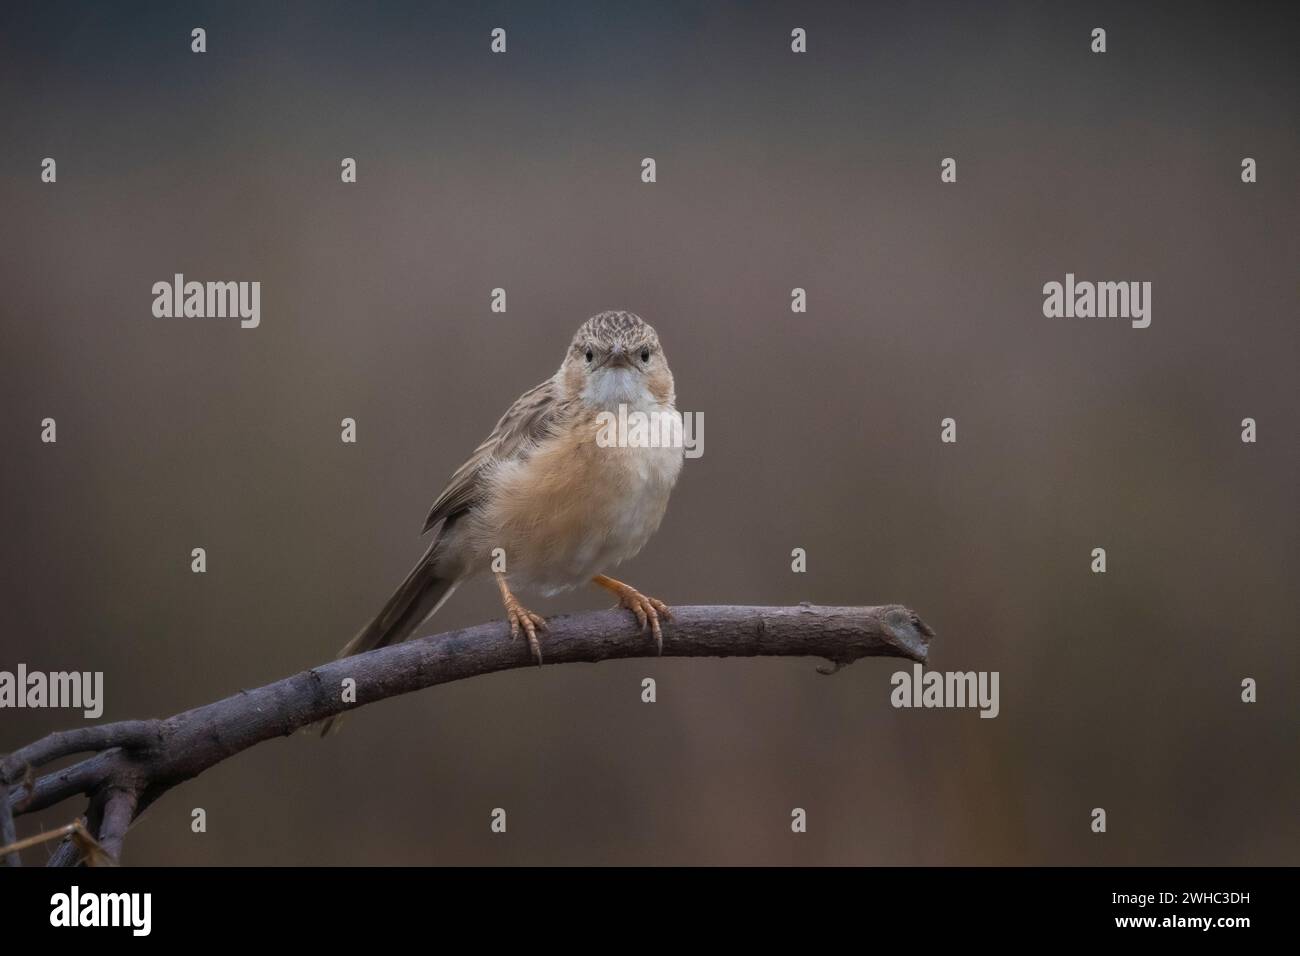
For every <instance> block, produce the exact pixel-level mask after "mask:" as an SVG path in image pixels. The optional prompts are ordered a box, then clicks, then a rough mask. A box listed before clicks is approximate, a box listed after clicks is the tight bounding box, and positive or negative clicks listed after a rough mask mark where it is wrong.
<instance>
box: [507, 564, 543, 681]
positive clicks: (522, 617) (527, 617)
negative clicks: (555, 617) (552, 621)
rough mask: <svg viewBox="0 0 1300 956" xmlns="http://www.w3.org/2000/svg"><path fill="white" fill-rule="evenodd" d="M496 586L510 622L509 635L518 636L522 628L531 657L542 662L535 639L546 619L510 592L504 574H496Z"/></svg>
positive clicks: (539, 646)
mask: <svg viewBox="0 0 1300 956" xmlns="http://www.w3.org/2000/svg"><path fill="white" fill-rule="evenodd" d="M497 587H499V588H500V589H501V603H502V604H504V605H505V606H506V620H507V621H509V622H510V636H511V637H518V636H519V631H520V630H521V629H522V630H523V632H524V634H525V635H526V636H527V637H528V646H529V648H530V649H531V650H532V652H533V657H534V658H536V659H537V663H538V664H541V662H542V645H541V644H540V643H539V642H538V640H537V632H538V631H539V630H542V631H544V630H546V619H545V618H543V617H542V616H541V615H540V614H534V613H533V612H532V611H530V610H528V608H526V607H524V606H523V605H522V604H520V603H519V602H518V601H517V600H515V596H514V595H513V594H511V593H510V587H509V585H507V584H506V576H505V575H504V574H501V573H498V574H497Z"/></svg>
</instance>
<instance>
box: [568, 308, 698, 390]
mask: <svg viewBox="0 0 1300 956" xmlns="http://www.w3.org/2000/svg"><path fill="white" fill-rule="evenodd" d="M560 380H561V382H562V383H563V385H564V388H565V391H566V392H568V394H570V395H572V396H574V397H578V398H581V399H582V400H583V401H585V402H587V403H588V404H590V405H592V406H594V407H597V408H600V409H607V410H611V411H612V410H616V409H617V407H618V406H619V405H620V404H626V405H629V406H636V405H649V404H664V405H672V404H673V401H674V392H673V373H672V371H671V370H670V369H669V368H668V360H667V358H665V357H664V353H663V348H662V347H661V346H660V345H659V335H658V334H657V333H656V332H655V330H654V329H653V328H652V327H651V326H650V325H649V324H648V323H646V322H645V321H644V320H643V319H642V318H641V317H640V316H639V315H636V314H634V313H632V312H601V313H600V314H599V315H593V316H592V317H591V318H590V319H588V320H587V321H586V322H584V323H583V324H582V327H581V328H580V329H578V331H577V334H575V335H574V336H573V342H572V343H571V344H570V345H569V351H568V352H567V353H566V354H565V356H564V364H563V365H561V366H560Z"/></svg>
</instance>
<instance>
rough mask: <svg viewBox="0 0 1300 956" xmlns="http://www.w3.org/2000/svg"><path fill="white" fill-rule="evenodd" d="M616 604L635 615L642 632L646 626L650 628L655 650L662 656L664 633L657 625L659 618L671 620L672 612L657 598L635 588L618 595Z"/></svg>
mask: <svg viewBox="0 0 1300 956" xmlns="http://www.w3.org/2000/svg"><path fill="white" fill-rule="evenodd" d="M618 603H619V605H620V606H621V607H625V608H627V609H628V610H629V611H631V612H632V613H633V614H635V615H636V620H637V624H639V625H640V626H641V630H642V631H645V629H646V625H647V624H648V625H649V626H650V633H651V634H652V635H653V636H654V639H655V650H656V651H658V652H659V653H660V654H663V652H664V633H663V629H662V628H661V627H660V625H659V618H660V617H661V616H662V617H663V618H664V619H665V620H668V621H671V620H672V619H673V612H672V611H671V610H670V609H669V607H668V605H667V604H665V603H664V602H663V601H661V600H659V599H658V598H652V597H648V596H647V595H644V594H642V593H641V592H640V591H638V590H636V589H635V588H628V589H627V590H626V591H623V592H622V593H621V594H620V595H619V599H618Z"/></svg>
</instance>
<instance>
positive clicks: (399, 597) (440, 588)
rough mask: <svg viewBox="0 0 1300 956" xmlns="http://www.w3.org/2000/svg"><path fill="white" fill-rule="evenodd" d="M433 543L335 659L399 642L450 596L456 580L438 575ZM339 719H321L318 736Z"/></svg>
mask: <svg viewBox="0 0 1300 956" xmlns="http://www.w3.org/2000/svg"><path fill="white" fill-rule="evenodd" d="M436 545H437V541H436V540H435V542H434V544H433V545H430V547H429V550H428V551H426V552H425V553H424V557H422V558H421V559H420V560H419V562H418V563H417V564H416V565H415V567H413V568H412V569H411V573H410V574H408V575H407V576H406V580H405V581H403V582H402V583H401V584H400V585H399V586H398V588H397V590H396V591H394V592H393V596H392V597H390V598H389V599H388V603H386V604H385V605H384V606H383V609H382V610H381V611H380V612H379V613H378V614H377V615H375V619H374V620H373V621H371V622H370V623H369V624H367V625H366V626H365V627H363V628H362V629H361V630H360V632H358V634H357V636H356V637H354V638H352V640H350V641H348V643H347V644H345V645H344V646H343V649H342V650H341V651H339V652H338V655H337V657H336V660H342V659H343V658H345V657H351V656H352V655H354V654H361V653H363V652H365V651H371V650H374V649H375V648H377V647H387V646H388V645H389V644H398V643H401V642H402V641H404V640H406V639H407V638H408V637H410V636H411V634H412V633H413V632H414V631H415V629H416V628H417V627H419V626H420V625H421V624H422V623H424V621H425V620H426V619H428V618H429V617H432V616H433V614H434V612H435V611H437V610H438V608H440V607H442V605H443V602H444V601H446V600H447V598H449V597H451V592H452V591H454V590H455V589H456V585H457V583H458V581H457V580H456V579H455V578H454V577H446V576H439V574H438V570H437V562H436V561H435V560H434V554H433V552H434V548H435V547H436ZM341 719H342V717H341V715H339V716H335V717H330V718H327V719H326V720H325V721H323V722H322V724H321V736H322V737H324V736H325V735H326V734H328V733H330V731H332V730H335V729H337V728H338V725H339V721H340V720H341Z"/></svg>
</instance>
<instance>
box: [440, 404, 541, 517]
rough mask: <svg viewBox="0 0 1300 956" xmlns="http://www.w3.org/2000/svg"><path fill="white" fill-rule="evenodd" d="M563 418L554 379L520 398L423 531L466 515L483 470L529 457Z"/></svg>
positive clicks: (465, 467)
mask: <svg viewBox="0 0 1300 956" xmlns="http://www.w3.org/2000/svg"><path fill="white" fill-rule="evenodd" d="M562 414H563V408H562V403H561V401H560V399H559V394H558V390H557V389H556V387H555V382H554V381H553V380H551V379H547V380H546V381H545V382H542V384H541V385H537V386H534V387H533V388H530V389H529V390H528V391H526V392H524V394H522V395H520V396H519V398H517V399H516V400H515V403H514V404H513V405H511V406H510V408H509V409H508V410H507V411H506V413H505V414H504V415H502V416H501V420H500V421H498V422H497V424H496V427H495V428H494V429H492V434H490V435H488V437H487V439H486V440H485V441H484V442H483V444H481V445H479V446H478V448H476V449H474V454H472V455H470V456H469V460H468V461H466V462H465V464H463V465H461V466H460V467H459V468H457V469H456V472H455V473H454V474H453V475H452V476H451V479H450V480H449V481H448V482H447V487H446V488H444V489H442V494H440V495H438V500H437V501H435V502H434V503H433V507H432V508H431V509H430V510H429V517H428V519H427V520H426V521H425V522H424V530H425V531H428V530H429V529H430V528H432V527H433V526H434V525H436V524H437V523H438V522H439V521H442V520H443V519H449V518H454V517H455V516H457V515H459V514H461V513H463V512H464V511H466V510H467V509H468V508H469V507H470V506H471V505H473V504H474V502H475V501H477V500H478V498H479V496H480V494H481V493H482V481H481V478H482V475H483V470H484V468H485V467H487V466H488V465H490V464H491V463H492V462H494V461H504V460H506V459H510V458H515V457H517V456H519V455H527V454H528V452H529V451H531V449H532V446H533V445H535V444H537V443H538V442H540V441H541V440H542V439H543V438H546V437H547V436H548V435H550V434H551V433H552V429H553V428H554V427H555V424H556V422H557V421H558V420H559V418H560V417H561V416H562Z"/></svg>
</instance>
